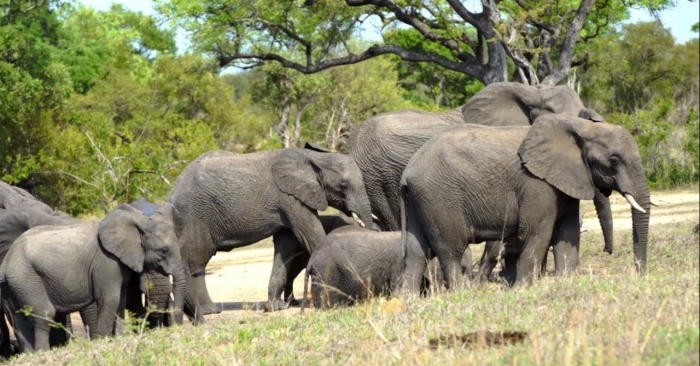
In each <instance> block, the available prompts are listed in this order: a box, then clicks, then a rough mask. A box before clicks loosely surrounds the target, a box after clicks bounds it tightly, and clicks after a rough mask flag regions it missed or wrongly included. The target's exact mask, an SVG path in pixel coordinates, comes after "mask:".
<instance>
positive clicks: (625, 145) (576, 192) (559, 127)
mask: <svg viewBox="0 0 700 366" xmlns="http://www.w3.org/2000/svg"><path fill="white" fill-rule="evenodd" d="M519 155H520V159H521V161H522V163H523V165H524V166H525V168H526V169H527V170H528V171H529V172H530V173H532V174H533V175H535V176H537V177H539V178H541V179H544V180H545V181H547V182H548V183H549V184H551V185H552V186H554V187H555V188H557V189H558V190H560V191H562V192H563V193H565V194H567V195H569V196H570V197H573V198H576V199H580V200H590V199H593V198H594V196H595V194H596V190H598V191H600V192H602V193H603V194H604V195H605V196H609V195H610V194H611V193H612V191H613V190H615V191H617V192H619V193H621V194H622V195H623V196H624V197H625V198H626V199H627V201H628V202H629V203H630V205H631V206H632V224H633V234H634V255H635V264H636V266H637V270H638V272H639V273H644V271H645V268H646V261H647V234H648V229H649V210H650V206H651V202H650V200H649V186H648V183H647V179H646V175H645V174H644V168H643V167H642V158H641V155H640V153H639V148H638V147H637V144H636V142H635V141H634V138H633V137H632V134H630V132H629V131H628V130H627V129H625V128H624V127H622V126H616V125H612V124H608V123H590V122H589V121H587V120H584V119H581V118H578V117H571V116H567V115H563V114H547V115H543V116H541V117H539V118H537V120H535V123H533V124H532V127H531V128H530V130H529V132H528V134H527V136H526V137H525V139H524V140H523V142H522V144H521V145H520V148H519Z"/></svg>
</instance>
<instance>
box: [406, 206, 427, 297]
mask: <svg viewBox="0 0 700 366" xmlns="http://www.w3.org/2000/svg"><path fill="white" fill-rule="evenodd" d="M414 216H415V215H411V214H409V215H408V221H407V222H406V233H405V235H406V243H405V248H404V250H405V251H406V253H405V255H404V261H405V262H404V269H403V272H402V274H401V284H400V287H399V291H400V292H403V293H414V294H418V293H420V286H421V283H422V282H423V274H424V273H425V268H426V266H427V265H428V261H429V260H431V259H433V257H434V253H433V252H432V250H431V249H430V244H429V242H428V239H427V238H426V236H425V233H424V232H423V228H422V227H421V226H420V223H418V220H417V219H416V218H415V217H414ZM402 240H403V239H402Z"/></svg>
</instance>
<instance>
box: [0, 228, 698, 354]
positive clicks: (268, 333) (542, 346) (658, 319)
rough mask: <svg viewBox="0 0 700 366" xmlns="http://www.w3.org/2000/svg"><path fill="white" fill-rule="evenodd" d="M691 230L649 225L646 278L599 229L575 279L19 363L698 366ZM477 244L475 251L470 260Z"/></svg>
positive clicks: (625, 234) (216, 328)
mask: <svg viewBox="0 0 700 366" xmlns="http://www.w3.org/2000/svg"><path fill="white" fill-rule="evenodd" d="M696 224H697V222H695V221H693V222H684V223H677V224H669V225H664V226H661V225H660V226H654V227H652V230H651V240H650V248H649V256H650V257H649V262H648V273H647V275H646V276H644V277H641V278H640V277H639V276H637V275H636V274H635V272H634V267H633V261H632V251H631V240H632V235H631V233H630V232H629V231H618V232H617V237H616V245H617V246H616V251H615V253H614V254H613V255H608V254H606V253H604V252H603V251H602V237H601V235H600V234H598V233H584V234H583V243H582V268H581V270H580V273H579V274H578V275H575V276H571V277H568V278H555V277H546V278H543V279H541V280H539V281H538V282H537V283H536V284H535V285H534V286H532V287H529V288H523V289H513V290H508V289H505V288H503V287H502V286H500V285H498V284H489V285H487V286H485V287H483V288H474V289H464V290H461V291H458V292H454V293H447V294H437V295H434V296H432V297H430V298H402V299H401V300H402V301H404V302H405V303H406V304H407V305H408V306H407V310H406V311H398V312H387V311H383V310H382V308H383V307H382V303H383V302H384V301H385V300H384V299H374V300H372V301H370V302H368V303H366V304H363V305H360V306H357V307H354V308H346V309H337V310H330V311H319V312H315V311H307V312H305V314H304V315H303V316H300V315H298V312H297V310H296V309H295V310H293V313H289V312H283V313H275V314H262V313H260V312H243V314H242V315H241V316H238V317H235V318H228V319H222V320H220V321H217V322H212V321H210V322H209V323H208V324H206V325H205V326H199V327H192V326H189V325H186V326H183V327H176V328H172V329H160V330H156V331H152V332H147V333H146V334H144V335H143V336H141V337H139V336H136V335H128V336H123V337H119V338H115V339H105V340H99V341H94V342H88V341H85V340H82V339H79V340H76V341H73V342H72V343H71V344H69V345H68V346H67V347H64V348H61V349H55V350H53V351H51V352H46V353H38V354H34V355H21V356H19V357H17V358H16V359H14V360H13V363H16V364H32V365H39V364H70V365H93V364H107V365H114V364H119V365H124V364H129V365H152V364H158V365H190V364H194V365H205V364H206V365H217V364H221V365H236V364H260V365H302V364H306V365H308V364H310V365H316V364H320V365H330V364H362V365H389V364H391V365H404V364H410V365H414V364H416V365H454V364H460V365H469V364H475V365H504V364H513V365H565V366H568V365H600V364H605V365H625V366H627V365H697V364H698V362H699V361H700V359H699V358H698V354H699V352H700V328H699V325H698V323H699V321H700V319H699V314H698V312H699V311H700V309H699V299H698V297H699V296H700V295H699V293H698V291H699V289H698V287H699V285H700V282H699V276H700V275H699V273H698V271H699V270H700V268H699V263H698V258H699V257H698V256H699V254H700V253H699V251H698V237H697V236H695V235H693V233H692V231H693V228H694V227H695V225H696ZM482 247H483V246H480V245H477V246H474V249H475V258H478V254H479V253H478V252H479V251H480V250H481V248H482ZM550 262H551V261H550ZM550 264H551V263H550ZM488 331H491V332H523V334H524V333H526V335H525V336H524V339H522V342H520V343H517V342H514V343H516V344H508V345H501V346H494V347H489V348H487V347H483V346H482V347H480V346H479V342H478V337H476V338H475V337H471V338H469V336H463V335H464V334H467V333H471V332H479V334H489V333H488ZM498 334H500V333H498ZM511 334H521V333H511ZM450 335H455V336H456V337H458V338H457V339H460V338H459V337H462V339H467V338H469V339H472V340H477V341H475V342H470V343H469V344H470V346H469V347H462V346H461V344H462V343H457V344H456V347H447V346H444V345H440V346H437V348H436V349H433V348H431V342H430V340H431V339H434V338H438V337H441V336H450ZM518 339H520V338H518ZM474 343H476V344H474ZM495 343H499V342H495ZM505 343H508V342H505Z"/></svg>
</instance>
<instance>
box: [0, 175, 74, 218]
mask: <svg viewBox="0 0 700 366" xmlns="http://www.w3.org/2000/svg"><path fill="white" fill-rule="evenodd" d="M19 207H22V208H35V209H38V210H40V211H44V212H46V213H48V214H53V213H54V211H53V209H52V208H51V207H50V206H49V205H47V204H45V203H43V202H41V201H39V200H38V199H36V197H34V196H32V195H31V194H30V193H29V192H27V191H25V190H24V189H22V188H19V187H15V186H12V185H9V184H7V183H5V182H0V208H5V209H8V208H19ZM61 214H62V215H65V214H63V213H61Z"/></svg>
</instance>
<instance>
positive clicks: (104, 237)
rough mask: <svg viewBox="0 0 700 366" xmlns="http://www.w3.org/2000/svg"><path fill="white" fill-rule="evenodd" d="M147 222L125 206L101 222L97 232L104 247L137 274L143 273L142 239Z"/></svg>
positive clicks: (136, 211)
mask: <svg viewBox="0 0 700 366" xmlns="http://www.w3.org/2000/svg"><path fill="white" fill-rule="evenodd" d="M146 220H148V218H147V217H146V216H144V215H143V214H142V213H141V212H140V211H139V210H137V209H136V208H134V207H132V206H130V205H126V204H123V205H121V206H119V207H117V209H115V210H114V211H112V212H111V213H110V214H109V215H107V216H105V218H104V219H102V221H100V224H99V228H98V232H97V235H98V238H99V242H100V244H101V245H102V247H103V248H104V249H105V250H106V251H108V252H110V253H112V254H114V255H115V256H116V257H117V258H119V260H120V261H121V262H122V263H124V264H125V265H126V266H127V267H129V268H131V269H132V270H133V271H134V272H137V273H141V272H142V271H143V262H144V259H145V252H144V249H143V244H142V241H143V239H142V238H143V233H144V229H143V227H144V225H145V223H146Z"/></svg>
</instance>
